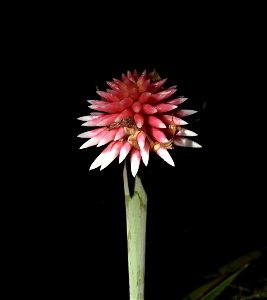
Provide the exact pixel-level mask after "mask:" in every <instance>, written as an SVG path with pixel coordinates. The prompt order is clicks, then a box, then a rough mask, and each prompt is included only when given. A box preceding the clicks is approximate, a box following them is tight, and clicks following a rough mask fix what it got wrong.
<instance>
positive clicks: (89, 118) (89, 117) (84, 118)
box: [78, 116, 92, 121]
mask: <svg viewBox="0 0 267 300" xmlns="http://www.w3.org/2000/svg"><path fill="white" fill-rule="evenodd" d="M78 120H80V121H89V120H92V116H83V117H79V118H78Z"/></svg>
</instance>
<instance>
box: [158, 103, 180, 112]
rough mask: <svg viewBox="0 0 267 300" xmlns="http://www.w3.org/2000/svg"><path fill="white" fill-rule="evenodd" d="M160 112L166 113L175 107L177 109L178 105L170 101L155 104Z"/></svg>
mask: <svg viewBox="0 0 267 300" xmlns="http://www.w3.org/2000/svg"><path fill="white" fill-rule="evenodd" d="M155 107H156V109H157V111H158V113H164V112H167V111H170V110H173V109H176V108H177V106H176V105H172V104H168V103H160V104H158V105H156V106H155Z"/></svg>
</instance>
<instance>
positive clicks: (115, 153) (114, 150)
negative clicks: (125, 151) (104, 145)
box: [100, 142, 123, 171]
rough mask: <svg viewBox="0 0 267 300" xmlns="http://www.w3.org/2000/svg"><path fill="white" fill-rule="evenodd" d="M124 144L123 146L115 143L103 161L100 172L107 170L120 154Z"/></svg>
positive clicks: (120, 143)
mask: <svg viewBox="0 0 267 300" xmlns="http://www.w3.org/2000/svg"><path fill="white" fill-rule="evenodd" d="M122 144H123V143H122V142H115V144H114V145H113V146H112V148H111V150H110V151H109V152H107V154H106V155H105V157H104V158H103V159H102V164H101V168H100V171H101V170H103V169H105V168H106V167H107V166H108V165H109V164H110V163H112V162H113V160H114V159H115V158H116V157H117V156H118V155H119V154H120V150H121V147H122Z"/></svg>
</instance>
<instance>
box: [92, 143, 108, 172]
mask: <svg viewBox="0 0 267 300" xmlns="http://www.w3.org/2000/svg"><path fill="white" fill-rule="evenodd" d="M113 145H114V142H112V143H110V144H109V145H108V146H107V147H106V148H105V149H104V150H103V151H102V152H101V153H100V154H99V155H98V157H97V158H96V159H95V160H94V161H93V163H92V164H91V166H90V169H89V170H93V169H95V168H98V167H99V166H100V165H101V164H102V163H103V162H104V156H105V154H106V153H108V152H109V151H110V149H111V148H112V146H113Z"/></svg>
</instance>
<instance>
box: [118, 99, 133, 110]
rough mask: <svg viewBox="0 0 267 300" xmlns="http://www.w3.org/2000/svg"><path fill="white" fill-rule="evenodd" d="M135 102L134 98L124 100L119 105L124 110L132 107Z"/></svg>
mask: <svg viewBox="0 0 267 300" xmlns="http://www.w3.org/2000/svg"><path fill="white" fill-rule="evenodd" d="M133 102H134V100H133V99H132V98H124V99H123V100H121V101H120V102H119V103H120V104H121V105H122V106H123V109H125V108H128V107H130V106H132V104H133Z"/></svg>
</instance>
